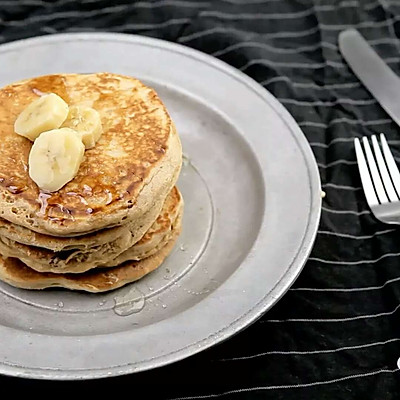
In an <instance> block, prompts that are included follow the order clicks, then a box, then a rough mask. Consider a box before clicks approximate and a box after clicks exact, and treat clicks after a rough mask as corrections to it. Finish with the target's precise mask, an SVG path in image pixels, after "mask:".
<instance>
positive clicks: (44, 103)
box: [14, 93, 68, 141]
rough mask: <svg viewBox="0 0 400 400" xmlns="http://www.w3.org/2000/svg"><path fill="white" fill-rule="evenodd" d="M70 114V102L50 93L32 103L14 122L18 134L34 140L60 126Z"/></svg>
mask: <svg viewBox="0 0 400 400" xmlns="http://www.w3.org/2000/svg"><path fill="white" fill-rule="evenodd" d="M67 116H68V104H67V103H66V102H65V101H64V100H63V99H62V98H61V97H60V96H58V95H57V94H55V93H50V94H46V95H44V96H41V97H39V98H38V99H36V100H34V101H33V102H32V103H30V104H29V105H28V106H27V107H26V108H25V109H24V110H23V111H22V112H21V114H19V116H18V118H17V119H16V121H15V124H14V130H15V132H16V133H18V135H21V136H24V137H26V138H28V139H29V140H32V141H34V140H35V139H36V138H37V137H38V136H39V135H40V134H41V133H42V132H44V131H49V130H51V129H56V128H59V127H60V126H61V125H62V123H63V122H64V121H65V119H66V118H67Z"/></svg>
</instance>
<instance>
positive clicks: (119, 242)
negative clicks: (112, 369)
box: [0, 73, 183, 292]
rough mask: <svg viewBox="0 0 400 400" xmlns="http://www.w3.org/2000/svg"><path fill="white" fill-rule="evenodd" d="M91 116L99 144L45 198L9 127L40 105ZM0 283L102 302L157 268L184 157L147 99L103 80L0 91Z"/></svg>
mask: <svg viewBox="0 0 400 400" xmlns="http://www.w3.org/2000/svg"><path fill="white" fill-rule="evenodd" d="M49 93H54V94H56V95H58V96H59V97H61V98H62V99H63V100H64V101H65V102H66V103H67V104H68V105H70V106H73V105H79V106H81V105H82V106H87V107H91V108H93V109H94V110H96V111H97V112H98V114H99V115H100V119H101V124H102V132H103V133H102V135H101V137H100V138H99V139H98V141H97V142H96V143H95V145H93V146H91V147H90V148H86V150H85V151H84V156H83V160H82V162H81V164H80V165H79V169H78V171H77V173H76V175H75V176H74V177H73V179H72V180H70V181H69V182H67V183H66V184H65V185H64V186H63V187H61V188H60V189H58V190H55V191H51V192H49V191H45V190H43V189H41V188H40V187H39V186H38V184H37V183H35V182H34V181H33V180H32V178H31V176H30V173H29V168H30V166H29V160H30V158H29V154H30V152H31V149H32V141H30V140H28V139H27V138H25V137H23V136H20V135H19V134H17V133H16V132H15V126H14V124H15V121H16V119H17V118H18V116H19V115H20V114H21V113H22V112H23V110H24V109H26V107H28V105H29V104H31V103H32V102H33V101H35V100H36V99H37V98H38V97H41V96H45V95H47V94H49ZM0 152H1V154H2V156H1V158H0V279H1V280H3V281H5V282H7V283H9V284H11V285H13V286H16V287H20V288H26V289H44V288H48V287H63V288H67V289H72V290H84V291H89V292H104V291H107V290H112V289H116V288H118V287H121V286H123V285H125V284H127V283H130V282H133V281H136V280H138V279H140V278H141V277H143V276H144V275H146V274H148V273H149V272H151V271H153V270H154V269H156V268H158V267H159V266H160V265H161V264H162V262H163V261H164V259H165V258H166V257H167V256H168V255H169V254H170V252H171V250H172V249H173V247H174V244H175V241H176V239H177V237H178V236H179V234H180V231H181V221H182V214H183V199H182V196H181V194H180V192H179V190H178V188H177V187H176V182H177V179H178V177H179V173H180V170H181V164H182V148H181V143H180V139H179V136H178V133H177V131H176V128H175V126H174V124H173V122H172V120H171V118H170V116H169V114H168V112H167V110H166V108H165V106H164V105H163V103H162V101H161V100H160V99H159V97H158V96H157V94H156V93H155V91H154V90H153V89H151V88H149V87H147V86H145V85H144V84H143V83H141V82H140V81H139V80H137V79H134V78H131V77H127V76H121V75H116V74H110V73H98V74H59V75H47V76H41V77H37V78H34V79H28V80H24V81H20V82H17V83H13V84H11V85H9V86H6V87H4V88H3V89H1V90H0Z"/></svg>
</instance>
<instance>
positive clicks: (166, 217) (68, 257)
mask: <svg viewBox="0 0 400 400" xmlns="http://www.w3.org/2000/svg"><path fill="white" fill-rule="evenodd" d="M182 209H183V199H182V196H181V194H180V192H179V190H178V188H177V187H174V188H173V189H172V190H171V192H170V194H169V195H168V197H167V199H166V201H165V203H164V206H163V208H162V210H161V213H160V215H159V216H158V217H157V219H156V220H155V221H154V223H153V225H152V226H151V227H150V229H149V230H148V231H147V232H146V233H145V234H144V236H143V237H142V238H141V239H140V240H139V241H138V242H136V241H135V238H134V237H132V235H131V236H130V238H128V240H126V238H125V236H121V237H120V238H118V239H117V240H115V241H113V242H111V243H105V244H103V245H98V246H94V247H91V248H88V249H85V251H82V250H71V251H61V252H54V251H51V250H47V249H43V248H40V247H36V246H29V245H26V244H22V243H19V242H16V241H14V240H10V239H8V238H5V237H1V236H0V254H1V255H2V256H3V257H6V258H9V257H12V258H18V259H19V260H21V261H22V262H24V263H25V264H26V265H27V266H28V267H30V268H32V269H34V270H36V271H39V272H53V273H81V272H85V271H88V270H89V269H92V268H95V267H98V266H107V267H114V266H116V265H119V264H121V263H122V262H125V261H127V260H141V259H143V258H146V257H148V256H150V255H152V254H154V253H155V252H156V251H157V250H158V249H159V248H160V247H162V246H163V245H164V244H165V243H166V242H168V240H169V238H170V236H171V230H172V225H173V224H174V222H175V221H176V220H177V218H178V216H180V215H181V214H182Z"/></svg>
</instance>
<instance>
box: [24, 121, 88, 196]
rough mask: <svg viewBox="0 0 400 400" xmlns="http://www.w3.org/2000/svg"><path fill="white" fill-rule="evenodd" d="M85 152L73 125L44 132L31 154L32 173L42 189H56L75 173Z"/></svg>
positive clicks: (53, 190) (35, 143)
mask: <svg viewBox="0 0 400 400" xmlns="http://www.w3.org/2000/svg"><path fill="white" fill-rule="evenodd" d="M84 153H85V146H84V145H83V143H82V141H81V138H80V135H79V134H78V133H77V132H76V131H74V130H73V129H70V128H60V129H53V130H51V131H47V132H43V133H42V134H41V135H40V136H39V137H38V138H37V139H36V140H35V142H34V143H33V145H32V148H31V152H30V154H29V176H30V177H31V178H32V180H33V181H34V182H35V183H36V184H37V185H38V186H39V187H40V189H42V190H45V191H48V192H55V191H57V190H59V189H61V188H62V187H63V186H64V185H65V184H66V183H68V182H69V181H70V180H72V179H73V178H74V177H75V175H76V174H77V172H78V169H79V166H80V164H81V162H82V159H83V155H84Z"/></svg>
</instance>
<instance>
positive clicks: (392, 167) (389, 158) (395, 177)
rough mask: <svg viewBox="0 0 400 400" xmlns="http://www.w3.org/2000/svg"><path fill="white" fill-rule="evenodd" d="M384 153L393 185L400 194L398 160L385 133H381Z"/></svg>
mask: <svg viewBox="0 0 400 400" xmlns="http://www.w3.org/2000/svg"><path fill="white" fill-rule="evenodd" d="M380 138H381V144H382V150H383V155H384V156H385V160H386V164H387V166H388V169H389V172H390V176H391V178H392V181H393V185H394V187H395V188H396V191H397V194H398V195H399V196H400V172H399V169H398V168H397V165H396V161H395V160H394V158H393V154H392V152H391V151H390V148H389V145H388V144H387V141H386V137H385V135H384V134H383V133H381V134H380Z"/></svg>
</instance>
